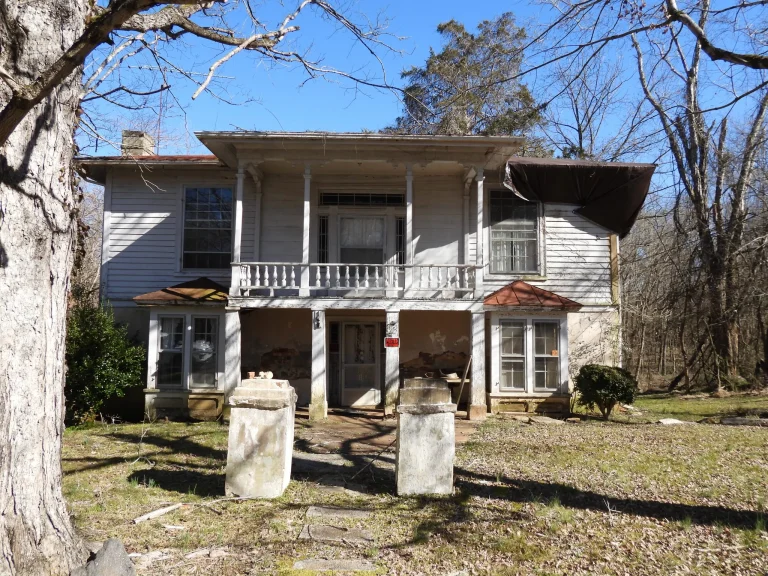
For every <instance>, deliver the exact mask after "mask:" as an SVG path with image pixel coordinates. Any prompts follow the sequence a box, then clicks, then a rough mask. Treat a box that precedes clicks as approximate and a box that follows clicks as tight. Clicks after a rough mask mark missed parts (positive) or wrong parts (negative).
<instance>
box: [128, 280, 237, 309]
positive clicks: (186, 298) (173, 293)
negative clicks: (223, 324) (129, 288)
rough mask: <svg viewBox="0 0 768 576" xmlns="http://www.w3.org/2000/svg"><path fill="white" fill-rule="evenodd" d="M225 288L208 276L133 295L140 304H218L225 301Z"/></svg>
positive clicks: (223, 303)
mask: <svg viewBox="0 0 768 576" xmlns="http://www.w3.org/2000/svg"><path fill="white" fill-rule="evenodd" d="M227 296H228V294H227V289H226V288H224V286H222V285H221V284H219V283H218V282H214V281H213V280H211V279H210V278H205V277H201V278H197V279H195V280H190V281H188V282H183V283H181V284H176V285H175V286H170V287H168V288H163V289H162V290H156V291H154V292H148V293H147V294H140V295H139V296H134V298H133V301H134V302H136V303H137V304H140V305H145V306H149V305H155V306H157V305H179V304H218V305H225V304H226V303H227Z"/></svg>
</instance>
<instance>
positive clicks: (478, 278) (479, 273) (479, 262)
mask: <svg viewBox="0 0 768 576" xmlns="http://www.w3.org/2000/svg"><path fill="white" fill-rule="evenodd" d="M475 171H476V172H477V176H476V177H475V180H477V232H476V234H475V236H476V243H475V265H476V266H477V269H476V270H475V290H476V291H477V294H475V296H482V295H483V272H484V266H485V258H484V255H485V247H484V246H483V244H484V242H483V240H484V238H485V228H484V222H485V218H484V209H483V203H484V200H485V194H484V192H483V181H484V180H485V176H484V175H483V167H482V166H476V167H475ZM472 362H473V363H474V360H473V361H472Z"/></svg>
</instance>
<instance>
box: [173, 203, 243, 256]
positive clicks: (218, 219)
mask: <svg viewBox="0 0 768 576" xmlns="http://www.w3.org/2000/svg"><path fill="white" fill-rule="evenodd" d="M231 262H232V190H231V189H230V188H187V189H186V190H185V192H184V251H183V255H182V267H183V268H229V265H230V263H231Z"/></svg>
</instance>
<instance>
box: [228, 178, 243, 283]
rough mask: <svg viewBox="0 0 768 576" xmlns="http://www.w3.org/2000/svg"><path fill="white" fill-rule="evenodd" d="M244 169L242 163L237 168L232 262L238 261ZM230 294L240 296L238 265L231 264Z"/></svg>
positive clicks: (240, 240) (241, 225)
mask: <svg viewBox="0 0 768 576" xmlns="http://www.w3.org/2000/svg"><path fill="white" fill-rule="evenodd" d="M244 182H245V169H244V168H243V166H242V165H239V166H238V168H237V186H236V188H235V223H234V225H235V229H234V235H235V237H234V240H233V242H232V262H236V263H238V264H239V263H240V244H241V242H242V236H243V183H244ZM229 294H230V295H231V296H240V266H232V281H231V284H230V287H229Z"/></svg>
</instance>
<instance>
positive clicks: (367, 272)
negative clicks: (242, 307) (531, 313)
mask: <svg viewBox="0 0 768 576" xmlns="http://www.w3.org/2000/svg"><path fill="white" fill-rule="evenodd" d="M232 267H233V279H237V281H236V283H235V284H236V286H237V295H239V296H248V297H270V296H282V295H286V296H287V295H291V294H296V293H299V294H303V295H306V294H310V295H312V296H331V297H333V296H336V297H342V296H350V295H351V296H361V295H364V296H372V297H381V298H403V297H413V298H472V297H473V295H474V290H475V268H476V267H475V266H473V265H463V264H413V265H397V264H341V263H339V264H301V263H296V262H240V263H236V264H233V265H232ZM305 271H308V274H302V273H303V272H305ZM302 278H304V285H302Z"/></svg>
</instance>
